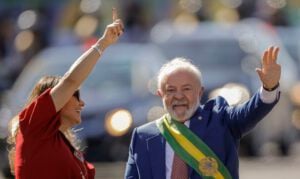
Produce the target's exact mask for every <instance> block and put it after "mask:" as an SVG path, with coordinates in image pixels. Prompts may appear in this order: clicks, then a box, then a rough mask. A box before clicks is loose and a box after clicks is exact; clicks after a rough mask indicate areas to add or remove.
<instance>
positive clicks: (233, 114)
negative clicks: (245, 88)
mask: <svg viewBox="0 0 300 179" xmlns="http://www.w3.org/2000/svg"><path fill="white" fill-rule="evenodd" d="M279 96H280V93H278V96H277V99H276V100H275V101H274V102H272V103H264V102H263V101H262V100H261V98H260V93H259V92H257V93H255V94H254V95H253V96H252V97H251V98H250V100H249V101H247V102H246V103H244V104H242V105H238V106H235V107H227V108H226V115H227V116H226V119H227V124H228V126H229V128H230V130H231V132H232V134H233V136H234V137H236V138H241V137H242V136H243V135H245V134H246V133H247V132H249V131H250V130H251V129H253V128H254V127H255V126H256V124H257V123H258V122H259V121H260V120H262V119H263V118H264V117H265V116H266V115H267V114H268V113H269V112H270V111H271V110H272V108H273V107H274V106H275V104H277V102H278V100H279Z"/></svg>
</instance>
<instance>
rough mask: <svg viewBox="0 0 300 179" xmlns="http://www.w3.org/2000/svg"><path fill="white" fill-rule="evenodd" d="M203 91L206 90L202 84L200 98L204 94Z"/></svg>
mask: <svg viewBox="0 0 300 179" xmlns="http://www.w3.org/2000/svg"><path fill="white" fill-rule="evenodd" d="M203 92H204V87H203V86H201V88H200V91H199V98H200V99H201V97H202V95H203Z"/></svg>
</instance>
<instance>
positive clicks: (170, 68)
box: [157, 57, 202, 89]
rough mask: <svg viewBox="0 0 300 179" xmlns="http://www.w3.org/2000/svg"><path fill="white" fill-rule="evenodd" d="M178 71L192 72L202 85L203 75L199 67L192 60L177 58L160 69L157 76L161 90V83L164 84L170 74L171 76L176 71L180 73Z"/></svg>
mask: <svg viewBox="0 0 300 179" xmlns="http://www.w3.org/2000/svg"><path fill="white" fill-rule="evenodd" d="M178 70H184V71H188V72H191V73H192V74H194V75H195V76H196V77H197V78H198V80H199V83H200V85H202V75H201V72H200V70H199V68H198V67H197V66H195V65H194V64H193V63H192V61H191V60H190V59H186V58H183V57H177V58H174V59H172V60H171V61H169V62H167V63H165V64H164V65H163V66H162V67H161V68H160V70H159V72H158V75H157V86H158V89H161V87H162V86H161V85H162V84H161V83H162V82H163V80H164V78H165V77H166V76H167V75H168V74H170V73H172V72H174V71H178Z"/></svg>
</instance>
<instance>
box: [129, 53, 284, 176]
mask: <svg viewBox="0 0 300 179" xmlns="http://www.w3.org/2000/svg"><path fill="white" fill-rule="evenodd" d="M278 51H279V48H275V47H270V48H269V49H267V50H266V51H265V52H264V54H263V57H262V67H261V69H260V68H257V69H256V71H257V73H258V76H259V78H260V80H261V82H262V87H261V88H260V89H259V90H258V91H257V93H255V94H254V95H253V96H252V97H251V99H249V101H247V102H246V103H244V104H241V105H237V106H229V105H228V104H227V102H226V100H225V99H224V98H222V97H217V98H215V99H212V100H209V101H208V102H206V103H205V104H202V105H200V104H199V103H200V99H201V96H202V94H203V90H204V89H203V87H202V84H201V73H200V71H199V69H198V68H197V67H196V66H194V65H193V64H192V63H191V62H189V61H188V60H186V59H183V58H175V59H174V60H172V61H170V62H168V63H166V64H165V65H164V66H163V67H162V68H161V70H160V72H159V75H158V92H157V93H158V95H159V96H160V97H161V98H162V102H163V105H164V108H165V110H166V111H167V114H165V115H164V116H163V117H161V118H160V119H158V120H156V121H153V122H150V123H148V124H145V125H143V126H140V127H137V128H136V129H134V131H133V134H132V140H131V144H130V150H129V157H128V161H127V165H126V172H125V178H140V179H148V178H149V179H150V178H151V179H152V178H153V179H166V178H167V179H174V178H178V179H179V178H180V179H188V178H189V179H200V178H216V179H217V178H224V179H231V178H233V179H238V178H239V174H238V165H239V160H238V147H239V141H240V139H241V137H242V136H243V135H244V134H245V133H246V132H248V131H249V130H250V129H252V128H253V127H254V126H255V125H256V124H257V123H258V122H259V121H260V120H261V119H262V118H263V117H264V116H265V115H266V114H267V113H268V112H270V111H271V109H272V108H273V107H274V105H275V104H276V103H277V102H278V100H279V90H278V86H279V80H280V74H281V67H280V65H279V64H277V61H276V60H277V56H278ZM237 75H238V74H237Z"/></svg>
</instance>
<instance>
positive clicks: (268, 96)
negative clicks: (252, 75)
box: [259, 87, 279, 104]
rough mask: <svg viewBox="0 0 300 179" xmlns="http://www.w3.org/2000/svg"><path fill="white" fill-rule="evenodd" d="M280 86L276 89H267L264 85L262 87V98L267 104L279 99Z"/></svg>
mask: <svg viewBox="0 0 300 179" xmlns="http://www.w3.org/2000/svg"><path fill="white" fill-rule="evenodd" d="M278 92H279V87H278V88H276V89H275V90H274V91H267V90H265V89H264V88H263V87H260V91H259V93H260V99H261V100H262V101H263V102H264V103H267V104H270V103H273V102H274V101H275V100H276V99H277V95H278Z"/></svg>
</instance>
